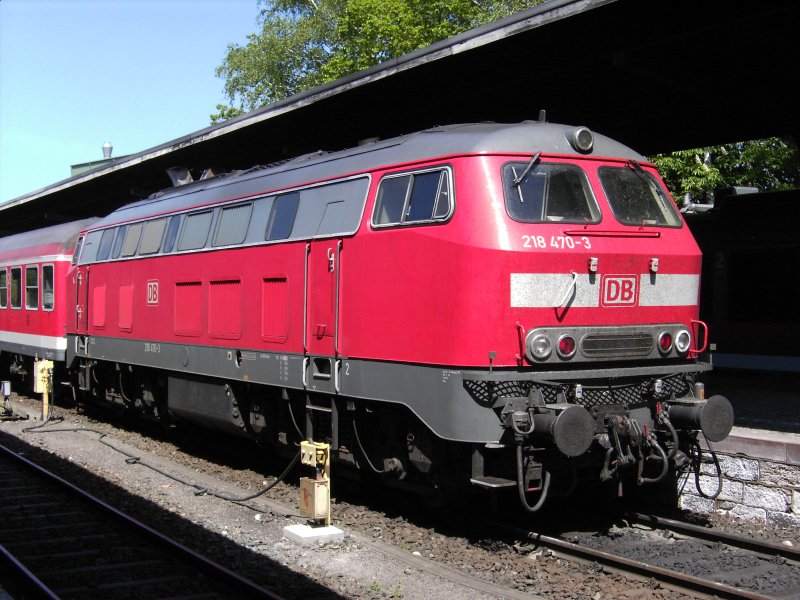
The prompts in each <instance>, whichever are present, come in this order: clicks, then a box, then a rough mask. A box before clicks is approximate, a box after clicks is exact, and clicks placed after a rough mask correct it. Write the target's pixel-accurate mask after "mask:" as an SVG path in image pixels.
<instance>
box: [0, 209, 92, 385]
mask: <svg viewBox="0 0 800 600" xmlns="http://www.w3.org/2000/svg"><path fill="white" fill-rule="evenodd" d="M92 221H93V220H82V221H76V222H74V223H64V224H61V225H54V226H52V227H47V228H45V229H39V230H37V231H30V232H26V233H20V234H16V235H11V236H7V237H3V238H0V355H2V359H3V362H4V363H6V364H8V366H9V367H10V371H11V372H12V373H16V374H19V375H27V374H29V373H30V372H31V366H32V362H33V360H34V359H47V360H53V361H59V362H60V363H61V364H63V362H64V358H65V353H66V349H67V338H66V331H65V324H66V322H67V312H68V310H69V309H70V308H72V307H73V306H74V303H73V302H71V300H69V299H68V298H67V292H66V289H65V283H66V280H67V269H68V268H69V265H70V261H71V259H72V253H73V250H74V248H75V242H76V240H77V239H78V235H79V234H80V232H81V231H82V230H83V229H84V228H86V227H87V226H89V225H90V223H91V222H92Z"/></svg>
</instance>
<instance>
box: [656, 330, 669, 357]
mask: <svg viewBox="0 0 800 600" xmlns="http://www.w3.org/2000/svg"><path fill="white" fill-rule="evenodd" d="M658 349H659V350H660V351H661V353H662V354H667V353H668V352H669V351H670V350H672V334H671V333H670V332H669V331H662V332H661V335H660V336H658Z"/></svg>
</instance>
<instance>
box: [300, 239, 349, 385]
mask: <svg viewBox="0 0 800 600" xmlns="http://www.w3.org/2000/svg"><path fill="white" fill-rule="evenodd" d="M341 258H342V240H341V239H336V238H332V239H326V240H315V241H312V242H309V243H308V244H307V245H306V318H305V322H306V327H305V349H306V378H305V383H306V387H307V388H309V389H312V390H318V391H328V392H334V391H338V389H337V388H338V386H337V379H338V377H337V373H336V369H337V364H336V360H337V357H338V355H339V347H338V345H339V284H340V281H341V278H340V273H341Z"/></svg>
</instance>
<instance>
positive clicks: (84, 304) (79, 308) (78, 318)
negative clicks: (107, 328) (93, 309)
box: [75, 266, 89, 335]
mask: <svg viewBox="0 0 800 600" xmlns="http://www.w3.org/2000/svg"><path fill="white" fill-rule="evenodd" d="M88 323H89V267H88V266H81V267H78V268H77V269H75V333H77V334H79V335H86V334H87V333H88Z"/></svg>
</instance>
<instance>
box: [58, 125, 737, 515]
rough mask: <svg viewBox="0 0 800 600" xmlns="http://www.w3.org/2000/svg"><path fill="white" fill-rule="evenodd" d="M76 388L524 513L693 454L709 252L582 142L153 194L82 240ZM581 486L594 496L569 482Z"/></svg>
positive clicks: (659, 474) (439, 151)
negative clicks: (328, 447)
mask: <svg viewBox="0 0 800 600" xmlns="http://www.w3.org/2000/svg"><path fill="white" fill-rule="evenodd" d="M81 240H82V250H81V252H80V256H79V257H78V261H77V264H76V265H75V266H74V267H73V270H72V271H71V273H70V275H69V279H68V284H69V286H70V288H71V289H70V292H69V297H71V298H75V299H76V303H77V306H76V308H75V310H74V311H70V312H69V313H68V321H67V328H68V332H69V338H70V344H69V346H68V349H69V351H68V357H67V358H68V364H69V366H70V368H71V369H72V370H73V373H74V385H75V386H76V388H77V389H78V390H79V391H80V393H81V394H82V396H83V397H84V398H85V399H87V400H98V399H102V400H110V401H116V402H121V403H124V404H127V405H129V406H132V407H134V406H135V407H138V408H139V409H141V410H143V411H144V412H146V413H150V414H152V415H154V416H159V417H161V418H172V417H179V418H184V419H189V420H193V421H196V422H200V423H204V424H209V425H215V426H218V427H221V428H225V429H230V430H233V431H238V432H241V433H245V434H249V435H253V436H257V437H260V438H261V439H263V440H264V441H266V442H269V443H272V444H275V445H277V446H279V447H280V446H283V447H286V448H287V449H290V448H292V447H293V444H294V442H295V440H296V439H297V438H298V437H309V438H314V439H317V440H322V439H328V440H330V442H331V444H332V451H333V456H334V458H336V459H338V460H340V461H342V462H345V463H349V464H351V465H352V466H355V467H359V468H366V469H368V470H374V471H377V472H379V473H381V474H382V476H383V477H384V478H387V479H393V480H395V481H397V482H405V483H426V484H429V485H432V486H434V487H437V488H439V489H447V490H458V489H461V488H460V486H462V485H463V484H469V483H471V484H473V485H475V486H478V487H483V488H503V487H513V488H516V489H517V490H518V492H519V495H520V498H521V500H522V502H523V503H524V504H525V505H526V506H528V508H529V509H531V510H534V509H536V508H538V506H540V505H541V503H540V502H538V501H537V502H535V503H534V505H533V506H531V505H530V504H529V501H528V498H530V495H531V493H532V494H533V496H534V498H539V499H541V500H544V498H545V497H546V496H547V493H548V490H549V488H550V485H551V480H553V482H554V483H553V485H558V486H559V487H561V488H562V490H563V488H568V487H571V486H572V485H573V483H574V482H575V481H576V480H578V479H582V480H583V479H592V480H602V481H617V480H620V481H631V482H635V483H639V484H643V483H649V482H654V481H663V480H666V479H667V478H668V475H670V474H674V472H675V471H676V469H677V468H679V467H681V466H682V465H683V464H684V463H685V462H686V456H685V453H688V452H689V450H690V446H691V444H693V443H695V441H696V436H697V431H698V430H702V431H703V433H704V434H705V435H707V436H708V438H709V439H722V438H724V437H725V436H726V435H727V433H728V431H729V430H730V427H731V425H732V412H731V409H730V405H729V403H728V402H727V400H725V399H724V398H721V397H714V398H712V399H711V400H705V399H704V397H703V394H702V392H701V388H702V385H700V384H698V383H697V382H696V376H697V374H698V373H700V372H702V371H704V370H706V369H707V368H708V367H707V365H704V364H703V363H700V362H698V360H697V355H698V352H699V350H700V348H699V347H698V342H697V338H698V337H702V336H703V335H704V333H705V332H704V331H703V326H702V324H700V323H699V322H698V321H697V319H698V295H699V282H700V258H701V257H700V252H699V250H698V248H697V245H696V243H695V242H694V240H693V238H692V236H691V234H690V232H689V230H688V229H687V227H686V226H685V224H684V222H683V220H682V218H681V216H680V214H679V213H678V211H677V210H676V208H675V206H674V203H673V201H672V200H671V199H670V197H669V196H668V194H667V192H666V191H665V189H664V186H663V182H662V181H661V179H660V178H659V177H658V174H657V173H656V171H655V168H654V167H653V165H652V164H650V163H649V162H647V161H646V159H644V158H643V157H642V156H640V155H638V154H636V153H635V152H633V151H632V150H630V149H629V148H626V147H625V146H623V145H621V144H619V143H617V142H614V141H613V140H610V139H608V138H606V137H603V136H599V135H595V134H593V133H592V132H590V131H589V130H588V129H586V128H583V127H580V128H576V127H567V126H563V125H556V124H547V123H539V122H526V123H522V124H516V125H498V124H478V125H462V126H451V127H443V128H436V129H432V130H428V131H424V132H420V133H416V134H412V135H408V136H405V137H401V138H396V139H392V140H387V141H383V142H377V143H373V144H371V145H367V146H361V147H358V148H355V149H352V150H348V151H344V152H339V153H335V154H314V155H311V156H305V157H301V158H298V159H295V160H292V161H289V162H287V163H284V164H281V165H278V166H272V167H267V168H259V169H253V170H251V171H247V172H240V173H232V174H229V175H227V176H223V177H218V178H215V179H210V180H204V181H199V182H195V183H192V184H189V185H186V186H182V187H177V188H174V189H170V190H167V191H165V192H163V193H160V194H157V195H155V196H154V197H152V198H150V199H148V200H145V201H141V202H138V203H135V204H131V205H128V206H126V207H124V208H121V209H119V210H117V211H116V212H114V213H112V214H111V215H109V216H108V217H106V218H104V219H102V220H101V221H98V222H96V223H94V224H93V225H92V226H91V227H89V228H87V230H86V231H85V233H84V234H83V236H82V238H81ZM578 476H579V477H578Z"/></svg>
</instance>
